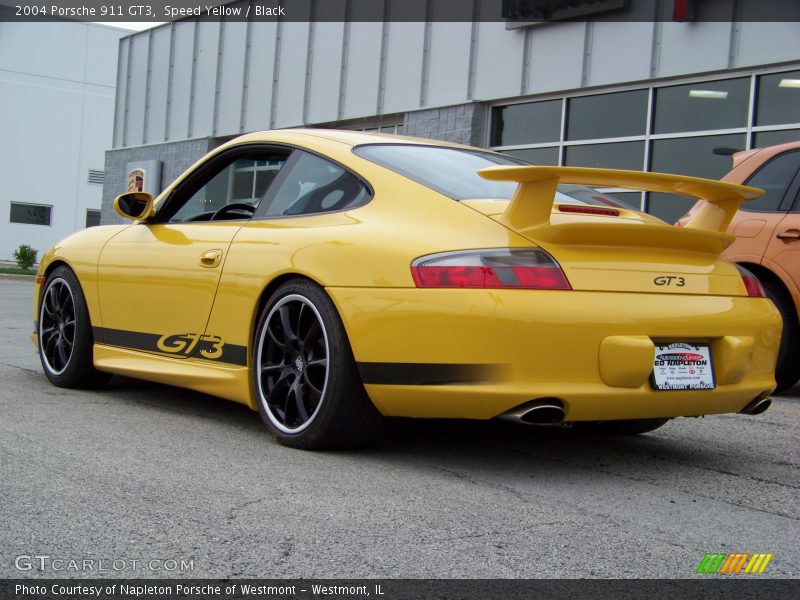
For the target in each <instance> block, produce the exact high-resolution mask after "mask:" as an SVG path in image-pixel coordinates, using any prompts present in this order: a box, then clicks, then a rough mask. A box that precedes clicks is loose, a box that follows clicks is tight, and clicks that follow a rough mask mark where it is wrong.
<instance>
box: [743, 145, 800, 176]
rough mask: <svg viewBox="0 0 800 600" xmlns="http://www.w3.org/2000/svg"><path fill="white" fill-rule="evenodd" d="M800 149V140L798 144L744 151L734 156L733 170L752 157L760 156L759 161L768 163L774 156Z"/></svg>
mask: <svg viewBox="0 0 800 600" xmlns="http://www.w3.org/2000/svg"><path fill="white" fill-rule="evenodd" d="M797 148H800V140H798V141H796V142H787V143H785V144H776V145H775V146H765V147H763V148H753V149H751V150H742V151H741V152H737V153H735V154H734V155H733V167H732V168H733V169H735V168H736V167H738V166H739V165H740V164H742V163H743V162H744V161H745V160H747V159H748V158H750V157H751V156H756V155H759V159H760V160H761V159H763V160H764V161H766V160H767V159H769V158H772V157H773V156H777V155H778V154H781V153H782V152H785V151H786V150H795V149H797Z"/></svg>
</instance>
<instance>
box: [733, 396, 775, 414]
mask: <svg viewBox="0 0 800 600" xmlns="http://www.w3.org/2000/svg"><path fill="white" fill-rule="evenodd" d="M770 406H772V400H771V399H770V398H766V397H762V396H759V397H758V398H756V399H755V400H753V401H752V402H750V404H748V405H747V406H745V407H744V408H743V409H742V410H740V411H739V412H740V413H741V414H744V415H760V414H761V413H763V412H766V411H767V409H768V408H769V407H770Z"/></svg>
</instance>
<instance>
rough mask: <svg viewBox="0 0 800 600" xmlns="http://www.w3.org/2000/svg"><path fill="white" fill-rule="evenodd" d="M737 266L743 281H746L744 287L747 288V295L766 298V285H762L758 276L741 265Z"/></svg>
mask: <svg viewBox="0 0 800 600" xmlns="http://www.w3.org/2000/svg"><path fill="white" fill-rule="evenodd" d="M736 268H737V269H739V273H740V274H741V276H742V281H743V282H744V289H746V290H747V295H748V296H750V297H751V298H766V297H767V294H766V292H764V286H762V285H761V282H760V281H759V280H758V277H756V276H755V275H753V274H752V273H751V272H750V271H748V270H747V269H745V268H744V267H743V266H741V265H736Z"/></svg>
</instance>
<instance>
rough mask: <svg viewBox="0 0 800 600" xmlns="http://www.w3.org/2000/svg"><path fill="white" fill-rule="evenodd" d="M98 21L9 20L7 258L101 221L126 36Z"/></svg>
mask: <svg viewBox="0 0 800 600" xmlns="http://www.w3.org/2000/svg"><path fill="white" fill-rule="evenodd" d="M127 33H129V31H128V30H126V29H120V28H117V27H107V26H103V25H96V24H93V23H75V22H60V23H56V22H54V23H19V22H10V21H0V210H2V211H3V212H2V218H0V260H10V259H11V258H12V253H13V251H14V250H15V249H16V248H18V247H19V246H20V245H22V244H27V245H29V246H32V247H33V248H34V249H36V250H37V251H38V253H39V257H41V255H42V253H43V252H44V251H45V250H46V249H47V248H48V247H49V246H50V245H51V244H53V243H55V242H56V241H58V240H59V239H61V238H63V237H65V236H67V235H68V234H70V233H72V232H73V231H75V230H77V229H82V228H84V227H87V226H90V225H93V224H98V223H99V222H100V204H101V199H102V192H103V163H104V153H105V151H106V150H107V149H108V148H109V146H110V145H111V143H112V137H111V132H112V126H113V123H114V86H115V85H116V74H117V60H116V58H117V49H118V47H119V38H120V36H122V35H125V34H127Z"/></svg>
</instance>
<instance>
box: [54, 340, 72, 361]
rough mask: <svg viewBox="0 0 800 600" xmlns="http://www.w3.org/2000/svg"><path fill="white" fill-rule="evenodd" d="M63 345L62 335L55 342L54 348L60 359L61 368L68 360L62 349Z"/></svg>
mask: <svg viewBox="0 0 800 600" xmlns="http://www.w3.org/2000/svg"><path fill="white" fill-rule="evenodd" d="M64 346H65V344H64V337H63V336H59V338H58V342H57V343H56V350H57V351H58V358H59V360H60V361H61V367H62V368H63V367H64V365H66V364H67V362H68V361H69V356H68V355H67V353H66V351H65V349H64Z"/></svg>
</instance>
